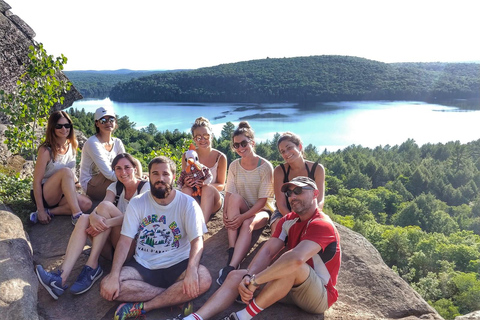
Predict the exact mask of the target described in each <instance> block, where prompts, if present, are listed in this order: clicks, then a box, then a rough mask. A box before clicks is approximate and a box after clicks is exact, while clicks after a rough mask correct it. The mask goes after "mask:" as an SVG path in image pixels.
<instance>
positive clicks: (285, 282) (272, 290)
mask: <svg viewBox="0 0 480 320" xmlns="http://www.w3.org/2000/svg"><path fill="white" fill-rule="evenodd" d="M309 273H310V267H309V266H308V265H307V264H306V263H304V264H303V265H302V266H301V267H300V268H298V269H297V270H296V271H295V272H293V273H291V274H289V275H287V276H285V277H282V278H281V279H275V280H272V281H270V282H269V283H267V284H266V285H265V288H263V290H262V291H261V292H260V294H259V295H258V296H257V297H256V298H255V302H256V303H257V305H258V306H259V307H261V308H262V309H266V308H268V307H270V306H271V305H272V304H274V303H275V302H277V301H278V300H280V299H282V298H283V297H285V296H286V295H287V293H288V292H289V291H290V290H291V289H292V287H293V286H296V285H300V284H302V283H303V282H304V281H305V280H306V279H307V278H308V275H309Z"/></svg>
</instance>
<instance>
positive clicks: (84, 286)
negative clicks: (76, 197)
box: [36, 153, 150, 299]
mask: <svg viewBox="0 0 480 320" xmlns="http://www.w3.org/2000/svg"><path fill="white" fill-rule="evenodd" d="M139 165H140V164H139V162H138V160H137V159H135V158H134V157H132V156H131V155H130V154H128V153H120V154H119V155H117V156H116V157H115V159H113V161H112V169H113V170H114V172H115V175H116V177H117V179H118V180H117V182H114V183H112V184H111V185H110V186H109V187H108V190H107V193H106V196H105V199H104V200H103V201H102V202H101V203H100V204H99V205H98V206H97V207H96V208H95V210H93V212H92V213H91V214H89V215H88V214H85V215H83V216H81V217H80V219H79V220H78V223H77V224H76V225H75V229H74V230H73V232H72V235H71V236H70V240H69V241H68V246H67V251H66V253H65V260H64V261H63V263H62V265H61V267H60V268H59V270H60V271H58V272H47V271H45V269H43V267H42V266H41V265H37V267H36V272H37V276H38V279H39V281H40V283H41V284H42V285H43V286H44V287H45V289H47V291H48V292H49V293H50V295H51V296H52V297H53V298H54V299H58V297H59V296H60V295H61V294H63V293H64V291H65V289H67V286H66V281H67V279H68V277H69V276H70V273H71V272H72V269H73V267H74V266H75V263H76V262H77V260H78V258H79V257H80V255H81V253H82V252H83V249H84V246H85V243H86V242H87V238H88V237H90V240H91V243H92V247H91V251H90V255H89V257H88V260H87V262H86V263H85V265H84V266H83V268H82V271H81V272H80V275H79V276H78V277H77V280H76V281H75V283H74V284H73V285H72V286H71V287H70V292H71V293H73V294H82V293H84V292H86V291H88V290H89V289H90V288H91V287H92V286H93V284H94V283H95V282H96V281H97V280H98V279H99V278H100V277H101V276H102V274H103V270H102V268H101V266H100V265H99V264H98V259H99V257H100V255H101V254H102V256H104V257H105V258H107V259H110V260H112V259H113V250H114V248H115V247H116V245H117V242H118V239H119V238H120V231H121V228H122V223H123V216H124V213H125V211H126V210H127V206H128V204H129V202H130V199H131V198H133V197H135V196H136V195H139V194H142V193H144V192H146V191H148V190H150V184H149V183H146V181H141V180H140V179H138V178H137V176H138V175H139V172H141V166H139ZM119 191H120V194H119ZM134 251H135V244H134V243H133V244H132V247H131V248H130V252H129V257H131V256H133V253H134ZM52 283H53V284H52Z"/></svg>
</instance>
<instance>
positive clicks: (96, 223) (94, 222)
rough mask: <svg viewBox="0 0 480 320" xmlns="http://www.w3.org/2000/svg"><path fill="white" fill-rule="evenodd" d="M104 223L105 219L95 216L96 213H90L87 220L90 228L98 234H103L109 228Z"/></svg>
mask: <svg viewBox="0 0 480 320" xmlns="http://www.w3.org/2000/svg"><path fill="white" fill-rule="evenodd" d="M106 221H107V219H106V218H105V217H103V216H101V215H99V214H97V213H96V212H92V214H91V215H90V218H89V222H90V227H91V228H92V229H93V230H94V231H97V232H98V233H100V232H103V231H105V230H107V229H108V228H109V227H108V225H107V223H106ZM90 227H89V228H90ZM92 236H93V235H92Z"/></svg>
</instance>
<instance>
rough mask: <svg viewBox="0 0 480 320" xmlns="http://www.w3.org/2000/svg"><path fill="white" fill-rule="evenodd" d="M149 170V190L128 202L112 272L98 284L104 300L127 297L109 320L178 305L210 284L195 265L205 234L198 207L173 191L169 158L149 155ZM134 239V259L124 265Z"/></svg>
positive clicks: (205, 272)
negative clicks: (151, 157)
mask: <svg viewBox="0 0 480 320" xmlns="http://www.w3.org/2000/svg"><path fill="white" fill-rule="evenodd" d="M148 172H149V178H150V192H145V193H143V194H142V195H140V196H137V197H135V198H133V199H132V200H131V201H130V204H129V205H128V208H127V211H126V213H125V217H124V220H123V225H122V231H121V236H120V239H119V240H118V244H117V248H116V250H115V255H114V259H113V264H112V271H111V272H110V274H109V275H108V276H106V277H105V278H104V279H103V281H102V284H101V289H100V293H101V295H102V297H103V298H105V299H107V300H110V301H112V300H116V301H128V302H127V303H123V304H121V305H120V306H119V307H118V308H117V310H116V312H115V316H114V319H127V318H131V317H137V316H139V315H142V314H145V313H146V312H148V311H150V310H152V309H158V308H163V307H168V306H173V305H180V304H182V303H185V302H187V301H190V300H192V299H194V298H196V297H198V296H199V295H201V294H203V293H205V292H206V291H207V290H208V289H209V288H210V285H211V283H212V278H211V276H210V273H209V271H208V270H207V268H205V267H204V266H203V265H200V258H201V256H202V252H203V234H204V233H206V232H207V227H206V225H205V221H204V218H203V213H202V210H201V208H200V206H199V205H198V204H197V202H196V201H195V199H193V198H192V197H190V196H187V195H185V194H184V193H182V192H178V191H176V190H175V189H173V187H172V185H173V182H174V181H175V173H176V166H175V163H174V162H173V161H172V160H171V159H169V158H167V157H157V158H154V159H153V160H152V161H150V163H149V165H148ZM135 238H136V248H135V255H134V259H131V260H130V261H127V262H126V263H125V260H126V258H127V254H128V249H129V248H130V245H131V243H132V241H134V239H135ZM124 263H125V264H124Z"/></svg>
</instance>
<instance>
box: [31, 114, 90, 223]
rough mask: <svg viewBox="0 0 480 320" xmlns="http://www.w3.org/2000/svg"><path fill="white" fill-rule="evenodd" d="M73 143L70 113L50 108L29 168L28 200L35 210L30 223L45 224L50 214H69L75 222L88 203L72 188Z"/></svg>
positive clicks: (74, 142)
mask: <svg viewBox="0 0 480 320" xmlns="http://www.w3.org/2000/svg"><path fill="white" fill-rule="evenodd" d="M77 146H78V142H77V139H76V137H75V132H74V130H73V124H72V120H71V119H70V116H69V115H68V114H67V113H66V112H65V111H55V112H53V113H52V114H51V115H50V117H49V119H48V124H47V130H46V137H45V142H44V143H42V144H41V145H40V147H39V148H38V157H37V161H36V163H35V170H34V172H33V190H32V200H33V201H34V202H35V204H36V206H37V211H36V212H32V213H31V214H30V221H31V222H32V223H36V222H37V221H38V222H40V223H42V224H46V223H49V222H50V219H51V218H52V217H53V216H54V215H72V223H74V224H75V222H76V220H77V219H78V217H79V216H80V215H81V214H82V212H84V211H87V210H88V209H90V207H91V206H92V202H91V201H90V199H88V197H86V196H84V195H81V194H78V193H77V190H76V188H75V185H77V186H79V184H78V180H77V177H76V175H75V165H76V162H75V158H76V151H77Z"/></svg>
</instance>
